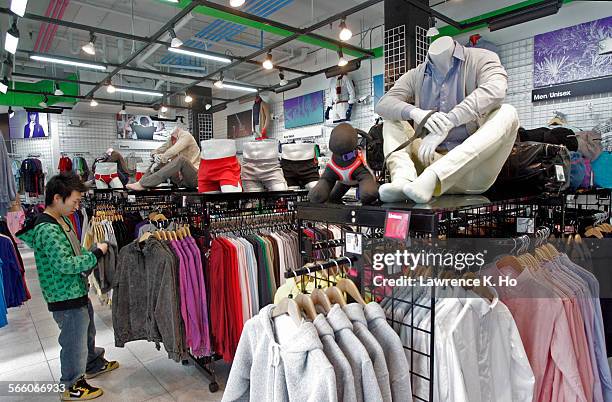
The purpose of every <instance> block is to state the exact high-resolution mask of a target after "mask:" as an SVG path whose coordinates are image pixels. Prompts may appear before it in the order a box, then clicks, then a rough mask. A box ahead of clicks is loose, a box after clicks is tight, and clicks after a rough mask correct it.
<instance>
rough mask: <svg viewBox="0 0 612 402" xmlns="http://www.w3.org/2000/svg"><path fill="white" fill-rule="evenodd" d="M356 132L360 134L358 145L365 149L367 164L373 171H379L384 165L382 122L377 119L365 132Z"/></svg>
mask: <svg viewBox="0 0 612 402" xmlns="http://www.w3.org/2000/svg"><path fill="white" fill-rule="evenodd" d="M357 132H358V133H359V135H360V136H361V140H360V141H359V146H360V147H361V149H363V150H364V151H365V155H366V161H367V163H368V166H369V167H370V169H372V170H373V171H375V172H381V171H382V170H383V169H384V166H385V153H384V151H383V143H384V139H383V123H382V122H379V121H378V120H377V121H376V124H375V125H373V126H372V127H370V130H369V131H368V132H367V133H366V132H365V131H362V130H357Z"/></svg>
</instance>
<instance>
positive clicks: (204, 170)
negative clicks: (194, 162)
mask: <svg viewBox="0 0 612 402" xmlns="http://www.w3.org/2000/svg"><path fill="white" fill-rule="evenodd" d="M239 185H241V182H240V164H239V163H238V159H237V158H236V157H235V156H230V157H227V158H219V159H208V160H207V159H201V160H200V169H199V170H198V192H200V193H207V192H209V191H219V190H221V186H234V187H237V186H239Z"/></svg>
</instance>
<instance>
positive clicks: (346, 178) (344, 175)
mask: <svg viewBox="0 0 612 402" xmlns="http://www.w3.org/2000/svg"><path fill="white" fill-rule="evenodd" d="M327 166H328V167H329V168H330V169H331V170H332V171H333V172H334V173H336V176H338V181H339V182H340V183H343V184H346V185H349V186H350V185H355V184H357V180H355V179H353V173H355V170H357V168H358V167H359V166H367V165H366V161H365V157H364V156H363V153H362V152H361V150H357V157H356V158H355V160H354V161H353V163H351V164H350V165H348V166H346V167H342V166H338V165H337V164H336V162H334V159H333V158H332V159H330V160H329V163H328V164H327Z"/></svg>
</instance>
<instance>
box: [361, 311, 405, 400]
mask: <svg viewBox="0 0 612 402" xmlns="http://www.w3.org/2000/svg"><path fill="white" fill-rule="evenodd" d="M363 311H364V313H365V317H366V319H367V320H368V329H369V330H370V332H371V333H372V335H374V337H375V338H376V340H377V341H378V343H380V346H382V348H383V351H384V352H385V360H386V361H387V368H388V369H389V381H390V382H391V396H392V397H393V401H394V402H395V401H397V402H409V401H411V400H412V389H411V386H410V365H409V364H408V360H407V359H406V354H405V353H404V346H403V345H402V341H401V339H400V337H399V336H398V335H397V333H396V332H395V331H394V330H393V328H391V326H390V325H389V323H388V322H387V317H386V316H385V312H384V310H383V309H382V307H380V304H378V303H375V302H372V303H368V304H366V305H365V306H364V307H363Z"/></svg>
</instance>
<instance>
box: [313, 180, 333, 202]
mask: <svg viewBox="0 0 612 402" xmlns="http://www.w3.org/2000/svg"><path fill="white" fill-rule="evenodd" d="M334 184H335V182H331V181H328V180H323V179H321V180H319V181H318V182H317V184H316V185H315V186H314V187H313V188H312V189H310V191H309V192H308V199H309V200H310V202H314V203H317V204H322V203H324V202H325V201H327V200H328V199H329V194H330V193H331V191H332V188H333V186H334Z"/></svg>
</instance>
